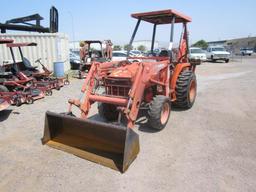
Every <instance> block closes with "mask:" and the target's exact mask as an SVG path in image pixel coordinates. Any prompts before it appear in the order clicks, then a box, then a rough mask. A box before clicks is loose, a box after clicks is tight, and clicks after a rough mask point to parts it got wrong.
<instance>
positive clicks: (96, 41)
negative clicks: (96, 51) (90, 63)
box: [83, 40, 101, 44]
mask: <svg viewBox="0 0 256 192" xmlns="http://www.w3.org/2000/svg"><path fill="white" fill-rule="evenodd" d="M83 42H85V43H88V44H91V43H100V44H101V41H99V40H85V41H83Z"/></svg>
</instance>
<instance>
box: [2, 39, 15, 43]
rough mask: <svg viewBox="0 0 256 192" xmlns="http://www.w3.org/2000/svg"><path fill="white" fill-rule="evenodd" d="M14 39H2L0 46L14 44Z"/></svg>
mask: <svg viewBox="0 0 256 192" xmlns="http://www.w3.org/2000/svg"><path fill="white" fill-rule="evenodd" d="M12 42H13V40H12V39H0V44H5V43H12Z"/></svg>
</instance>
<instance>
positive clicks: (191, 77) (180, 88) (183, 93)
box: [175, 71, 197, 109]
mask: <svg viewBox="0 0 256 192" xmlns="http://www.w3.org/2000/svg"><path fill="white" fill-rule="evenodd" d="M175 91H176V101H175V106H177V107H179V108H184V109H189V108H191V107H192V106H193V104H194V102H195V99H196V91H197V82H196V75H195V73H194V72H193V71H182V72H181V73H180V75H179V77H178V79H177V83H176V89H175Z"/></svg>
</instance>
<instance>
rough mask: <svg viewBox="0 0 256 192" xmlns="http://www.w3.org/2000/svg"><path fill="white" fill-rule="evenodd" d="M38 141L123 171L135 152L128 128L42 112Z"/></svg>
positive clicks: (135, 139)
mask: <svg viewBox="0 0 256 192" xmlns="http://www.w3.org/2000/svg"><path fill="white" fill-rule="evenodd" d="M42 143H43V144H46V145H48V146H50V147H53V148H56V149H60V150H63V151H66V152H68V153H71V154H74V155H76V156H79V157H81V158H84V159H87V160H90V161H93V162H96V163H98V164H102V165H104V166H107V167H110V168H112V169H115V170H119V171H120V172H122V173H123V172H125V171H126V170H127V169H128V167H129V165H130V164H131V163H132V162H133V160H134V159H135V158H136V156H137V154H138V153H139V136H138V135H137V134H136V133H135V132H134V131H133V130H131V129H130V128H127V127H124V126H118V125H113V124H108V123H103V122H98V121H92V120H88V119H86V120H85V119H80V118H77V117H73V116H70V115H65V114H58V113H53V112H49V111H47V112H46V116H45V127H44V136H43V138H42Z"/></svg>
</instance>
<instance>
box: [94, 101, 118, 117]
mask: <svg viewBox="0 0 256 192" xmlns="http://www.w3.org/2000/svg"><path fill="white" fill-rule="evenodd" d="M98 111H99V115H100V116H101V117H103V118H104V119H106V120H107V121H116V120H117V119H118V114H119V112H118V111H117V109H116V106H115V105H112V104H108V103H98Z"/></svg>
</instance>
